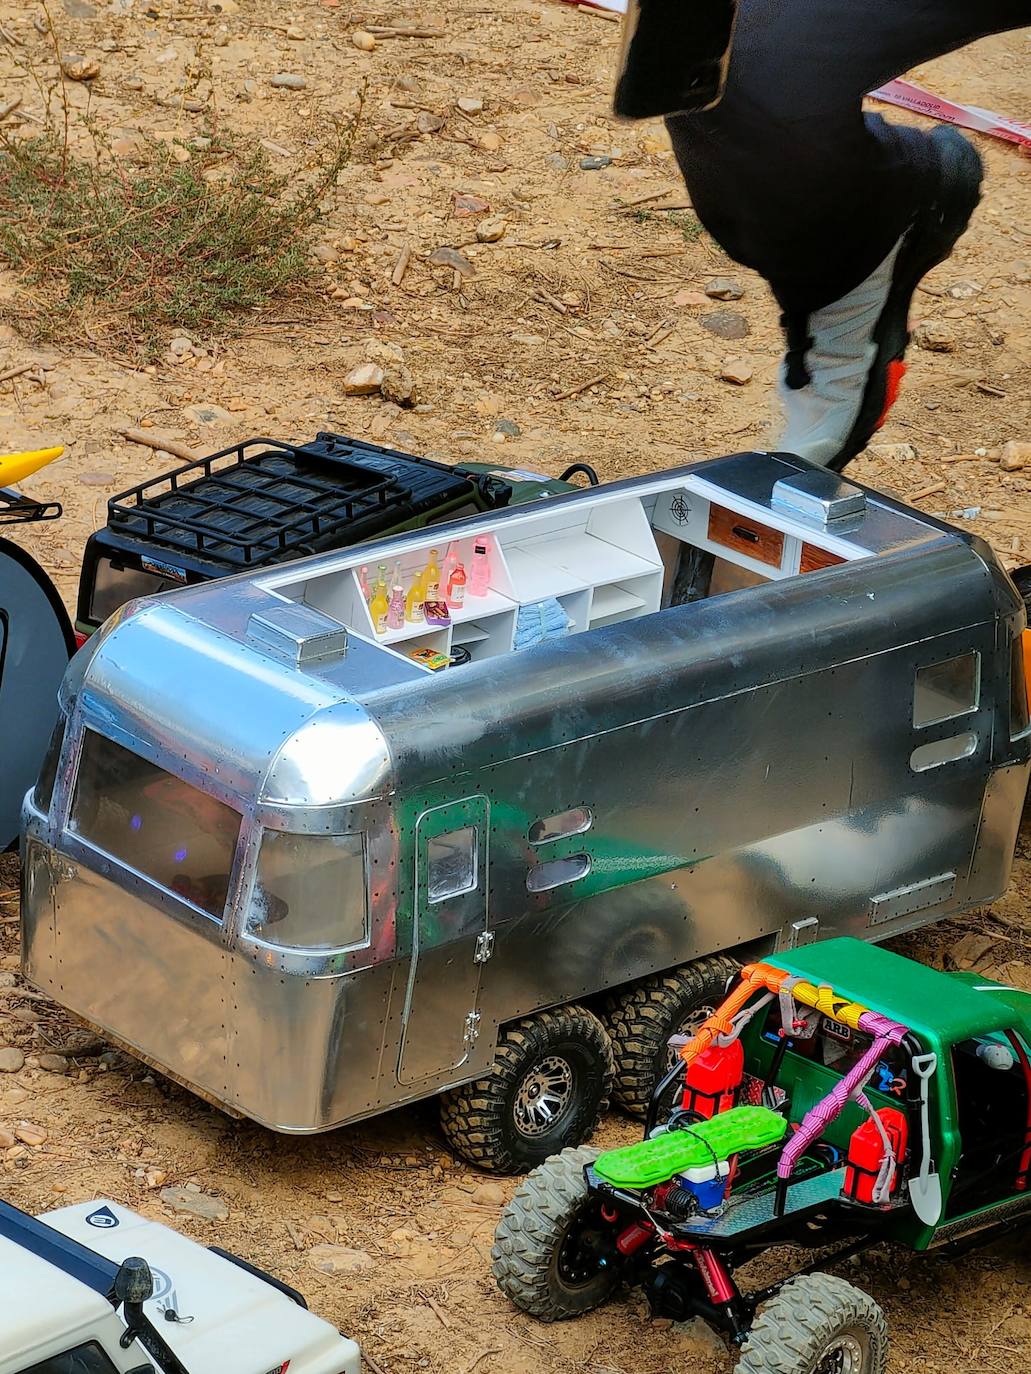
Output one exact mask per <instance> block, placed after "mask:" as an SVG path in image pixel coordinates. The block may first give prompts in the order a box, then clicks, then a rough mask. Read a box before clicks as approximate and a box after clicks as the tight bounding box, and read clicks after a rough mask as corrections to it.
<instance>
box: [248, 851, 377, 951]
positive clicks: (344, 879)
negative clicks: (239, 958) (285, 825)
mask: <svg viewBox="0 0 1031 1374" xmlns="http://www.w3.org/2000/svg"><path fill="white" fill-rule="evenodd" d="M247 933H248V934H249V935H252V936H254V938H255V939H257V940H264V941H265V942H266V943H267V944H270V945H278V946H280V947H281V948H283V949H312V950H316V949H317V950H328V949H332V950H340V949H353V948H354V947H355V946H358V945H363V944H365V943H366V941H367V940H368V938H369V901H368V884H367V881H366V865H365V843H364V839H363V837H362V836H361V835H290V834H288V833H286V832H285V831H282V830H266V832H265V834H264V836H263V837H262V841H261V852H260V853H259V855H258V879H257V882H256V883H255V885H254V896H253V898H252V901H251V908H250V911H249V913H248V916H247Z"/></svg>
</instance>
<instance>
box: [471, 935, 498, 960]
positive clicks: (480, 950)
mask: <svg viewBox="0 0 1031 1374" xmlns="http://www.w3.org/2000/svg"><path fill="white" fill-rule="evenodd" d="M493 953H494V932H493V931H492V930H485V931H484V932H483V933H482V935H478V936H477V937H476V953H475V954H474V955H473V963H474V964H485V963H486V962H487V960H488V959H489V958H490V956H491V955H492V954H493Z"/></svg>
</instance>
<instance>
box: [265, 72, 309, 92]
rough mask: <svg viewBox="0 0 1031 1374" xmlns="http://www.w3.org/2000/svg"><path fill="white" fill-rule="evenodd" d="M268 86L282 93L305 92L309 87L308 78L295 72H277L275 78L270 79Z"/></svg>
mask: <svg viewBox="0 0 1031 1374" xmlns="http://www.w3.org/2000/svg"><path fill="white" fill-rule="evenodd" d="M268 84H269V85H270V86H275V88H276V89H277V90H280V91H303V90H307V87H308V81H307V78H306V77H303V76H299V75H297V74H296V73H294V72H277V73H276V74H275V76H272V77H269V83H268Z"/></svg>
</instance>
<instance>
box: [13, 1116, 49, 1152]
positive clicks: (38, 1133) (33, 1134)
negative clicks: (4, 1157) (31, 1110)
mask: <svg viewBox="0 0 1031 1374" xmlns="http://www.w3.org/2000/svg"><path fill="white" fill-rule="evenodd" d="M14 1134H15V1136H16V1138H17V1139H18V1140H20V1141H21V1143H22V1144H23V1145H30V1146H32V1148H33V1149H36V1148H37V1147H38V1146H40V1145H42V1144H44V1143H45V1141H46V1139H47V1133H46V1131H45V1130H44V1128H43V1127H42V1126H34V1125H33V1124H32V1122H31V1121H19V1122H18V1125H17V1126H16V1127H15V1129H14Z"/></svg>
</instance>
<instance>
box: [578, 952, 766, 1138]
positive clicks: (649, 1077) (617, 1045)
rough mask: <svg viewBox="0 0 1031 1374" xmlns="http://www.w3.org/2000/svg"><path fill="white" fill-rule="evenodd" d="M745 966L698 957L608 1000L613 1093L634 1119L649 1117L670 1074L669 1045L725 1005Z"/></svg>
mask: <svg viewBox="0 0 1031 1374" xmlns="http://www.w3.org/2000/svg"><path fill="white" fill-rule="evenodd" d="M740 967H741V965H740V964H738V963H736V962H735V961H734V960H733V959H731V958H730V957H729V956H727V955H725V954H714V955H712V956H711V957H710V958H707V959H697V960H696V961H695V962H694V963H692V964H685V965H684V967H683V968H679V969H674V970H673V971H672V972H671V973H658V974H656V975H655V976H654V977H652V978H643V979H641V981H640V982H638V983H634V984H633V985H632V986H630V987H629V988H624V989H623V991H622V992H619V993H615V994H612V995H611V996H609V997H608V998H607V999H606V1002H605V1022H606V1025H607V1026H608V1031H609V1035H610V1037H611V1039H612V1049H613V1053H614V1054H615V1056H616V1078H615V1082H614V1084H613V1089H612V1095H613V1097H614V1099H615V1101H616V1103H617V1104H618V1105H619V1106H620V1107H622V1108H623V1110H624V1111H625V1112H629V1114H630V1115H631V1116H637V1117H644V1116H646V1115H647V1112H648V1104H649V1102H650V1101H651V1096H652V1092H653V1090H654V1088H655V1086H656V1084H657V1083H658V1082H659V1080H660V1079H661V1078H662V1077H663V1075H664V1074H665V1072H666V1069H667V1065H668V1062H669V1061H668V1054H669V1049H668V1045H667V1041H668V1040H669V1037H670V1036H671V1035H675V1034H676V1033H677V1032H678V1031H680V1030H682V1029H684V1028H685V1027H686V1028H690V1027H691V1025H692V1023H693V1022H694V1023H697V1022H698V1021H700V1020H701V1019H702V1017H703V1015H707V1014H708V1013H709V1012H710V1011H712V1010H714V1009H715V1008H716V1007H718V1006H719V1004H720V1003H721V1002H722V1001H723V997H724V994H725V992H726V988H727V980H728V979H730V978H732V977H734V975H735V974H736V973H737V972H738V971H739V970H740Z"/></svg>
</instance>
